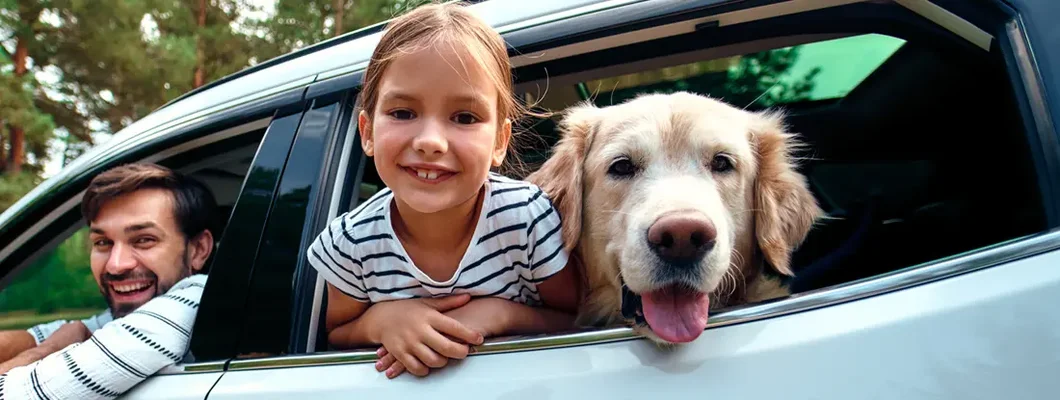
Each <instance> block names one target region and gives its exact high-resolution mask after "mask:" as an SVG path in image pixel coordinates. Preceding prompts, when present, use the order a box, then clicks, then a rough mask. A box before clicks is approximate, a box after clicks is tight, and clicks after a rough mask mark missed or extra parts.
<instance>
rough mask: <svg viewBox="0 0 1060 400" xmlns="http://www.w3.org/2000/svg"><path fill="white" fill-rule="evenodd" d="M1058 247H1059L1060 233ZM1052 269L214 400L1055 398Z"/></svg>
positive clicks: (242, 383) (280, 377)
mask: <svg viewBox="0 0 1060 400" xmlns="http://www.w3.org/2000/svg"><path fill="white" fill-rule="evenodd" d="M1051 240H1052V241H1053V242H1052V243H1053V244H1054V245H1053V247H1056V246H1055V244H1056V243H1057V240H1060V236H1057V235H1056V234H1053V236H1052V237H1051ZM1056 265H1060V251H1055V250H1053V251H1051V252H1048V253H1044V254H1040V255H1037V256H1034V257H1029V258H1025V259H1021V260H1018V261H1013V262H1010V263H1008V264H1002V265H997V266H994V267H991V268H986V269H983V270H980V271H977V272H971V273H966V274H963V275H958V276H954V277H951V278H948V279H944V280H940V281H936V282H933V283H929V284H923V285H920V286H915V287H911V288H908V289H904V290H900V291H896V292H891V293H887V294H882V295H878V296H874V297H868V298H864V299H861V300H857V301H852V302H847V303H842V304H838V305H833V306H829V307H824V308H819V309H816V310H810V311H804V312H799V313H795V314H791V315H787V316H782V317H775V318H769V319H766V320H760V321H756V322H749V323H742V324H735V325H730V326H721V327H714V328H709V329H708V330H707V331H706V332H705V333H704V334H703V335H702V336H701V337H700V338H699V339H698V340H696V341H695V342H693V343H691V344H688V345H684V346H679V347H676V348H674V349H670V350H667V349H662V348H658V347H656V346H654V345H653V344H651V343H650V342H648V341H647V340H643V339H641V340H627V341H621V342H615V343H604V344H589V345H582V346H575V347H566V348H555V349H548V350H532V351H522V352H512V353H501V354H487V355H474V356H471V357H469V358H468V359H466V360H463V361H458V362H453V363H452V364H451V365H450V366H448V367H447V368H445V369H443V370H439V371H436V372H435V373H433V374H432V375H431V376H429V377H427V378H425V379H420V378H416V377H414V376H411V375H408V374H406V375H403V376H401V377H399V378H397V379H395V380H388V379H387V378H385V377H384V376H383V375H382V374H380V373H378V372H376V371H375V369H374V365H373V364H372V363H371V362H368V363H362V364H345V365H341V364H340V365H326V366H312V365H310V366H294V364H295V363H288V361H285V360H284V359H283V358H276V359H273V360H271V364H273V365H274V367H271V368H263V369H259V370H246V371H240V370H236V369H230V370H229V371H228V372H227V373H226V374H225V375H224V376H223V377H222V379H221V380H220V381H219V382H218V384H217V386H216V387H215V388H214V390H213V391H212V392H211V394H210V398H211V399H251V398H253V399H270V398H276V399H279V398H287V397H288V396H292V395H296V394H299V395H307V396H310V397H312V398H320V399H330V398H335V399H338V398H349V397H350V396H355V395H356V394H358V393H364V394H369V393H370V396H371V397H372V398H373V399H386V398H394V399H400V398H417V397H421V396H432V397H438V398H450V397H460V398H465V399H478V398H481V399H492V398H505V399H519V398H525V399H534V400H540V399H547V398H580V397H591V398H605V397H606V398H644V397H646V396H652V397H659V396H662V397H666V396H668V395H689V394H693V395H695V396H697V397H700V396H702V397H713V398H792V399H796V398H799V399H801V398H815V399H851V398H902V399H939V398H948V399H949V398H952V399H966V398H1002V397H1012V398H1028V399H1029V398H1051V396H1052V395H1054V394H1055V393H1056V392H1057V391H1058V390H1060V381H1057V380H1056V379H1055V377H1053V376H1052V375H1053V374H1055V371H1057V370H1060V345H1058V344H1057V343H1060V309H1057V308H1056V307H1055V304H1060V269H1058V268H1056ZM289 361H294V360H293V359H292V360H289ZM301 363H302V364H305V363H307V362H306V361H305V360H302V362H301ZM308 363H309V364H312V362H308ZM285 365H288V366H285Z"/></svg>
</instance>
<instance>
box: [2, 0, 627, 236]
mask: <svg viewBox="0 0 1060 400" xmlns="http://www.w3.org/2000/svg"><path fill="white" fill-rule="evenodd" d="M638 1H643V0H534V1H525V0H489V1H482V2H477V3H474V4H471V5H470V7H471V8H472V9H473V10H474V11H475V12H476V13H477V14H478V15H479V16H480V17H482V18H483V19H484V20H485V21H486V22H487V23H489V24H490V25H491V26H493V27H495V28H496V29H497V30H498V31H500V32H501V33H507V32H511V31H514V30H517V29H522V28H526V27H530V26H534V25H539V24H542V23H547V22H549V21H553V20H558V19H562V18H565V17H566V16H570V15H578V14H582V13H587V12H592V11H595V10H599V9H604V8H611V7H617V6H621V5H625V4H629V3H635V2H638ZM385 23H386V22H385V21H384V22H381V23H379V24H376V25H372V26H369V27H365V28H363V29H360V30H357V31H354V32H350V33H347V34H345V35H342V36H339V37H336V38H332V39H329V40H326V41H323V42H320V43H317V44H314V45H312V46H308V47H306V48H303V49H300V50H297V51H293V52H291V53H288V54H286V55H283V56H280V57H277V58H275V59H272V60H269V61H266V62H263V63H261V64H258V65H256V66H253V67H249V68H246V69H244V70H242V71H240V72H236V73H234V74H232V75H229V76H226V77H224V78H221V79H219V80H218V81H217V82H215V83H211V84H210V85H207V86H204V87H201V88H199V89H196V90H194V91H192V92H189V93H187V94H185V95H183V96H181V97H180V98H178V99H176V100H175V101H172V102H170V103H169V104H166V105H164V106H162V107H160V108H159V109H157V110H155V111H153V112H151V113H150V114H148V115H146V116H144V117H143V118H141V119H139V120H137V121H135V122H133V123H132V124H130V125H129V126H128V127H126V128H125V129H122V130H121V131H120V132H117V133H115V134H114V135H113V136H112V137H111V138H110V139H109V140H107V141H106V142H104V143H101V144H99V145H97V146H95V147H93V148H92V149H90V150H89V151H88V152H86V153H85V154H83V155H82V156H81V157H78V158H77V159H76V160H74V161H73V162H71V163H70V164H69V165H67V166H66V167H65V168H63V170H62V171H60V172H59V173H58V174H56V175H55V176H52V177H50V178H48V179H47V180H45V181H44V182H42V183H41V184H40V185H38V186H37V187H36V188H34V189H33V190H32V191H30V193H28V194H26V195H25V196H23V197H22V198H21V199H20V200H19V201H18V202H16V203H15V204H14V205H12V206H11V207H10V208H8V210H6V211H5V212H4V213H3V214H0V231H2V230H3V228H4V227H5V226H6V225H7V224H9V223H10V222H11V220H12V219H13V218H14V216H15V214H17V213H18V211H19V210H20V209H22V208H24V207H25V206H26V205H27V204H30V203H32V202H33V201H34V199H36V198H38V197H40V196H41V195H42V194H44V193H47V192H49V191H50V190H52V189H54V188H55V187H57V186H59V185H61V184H62V182H64V181H66V180H68V179H70V178H72V177H75V176H78V175H80V174H82V173H83V172H84V171H86V170H88V169H90V168H91V167H92V166H93V165H96V164H97V163H99V162H102V161H104V160H106V159H109V158H112V157H113V156H114V155H115V154H116V153H118V152H119V149H120V148H128V144H129V143H130V142H140V141H150V140H152V139H153V137H154V136H155V135H153V133H155V132H162V131H166V130H169V129H170V128H172V127H174V126H179V125H182V124H184V123H186V122H189V121H193V120H196V119H198V118H200V117H203V116H206V115H209V114H211V113H213V112H217V111H221V110H223V109H225V108H228V107H232V106H236V105H238V104H242V103H245V102H249V101H252V100H257V99H260V98H263V97H266V96H268V95H271V94H275V93H281V92H283V91H286V90H289V89H293V88H297V87H302V86H305V85H307V84H309V83H312V82H315V81H320V80H324V79H327V78H330V77H334V76H339V75H343V74H346V73H350V72H355V71H357V70H360V69H363V68H364V67H365V65H366V64H367V61H368V58H369V57H370V56H371V53H372V50H374V48H375V45H376V43H377V42H378V41H379V38H380V37H381V36H382V28H383V26H384V25H385Z"/></svg>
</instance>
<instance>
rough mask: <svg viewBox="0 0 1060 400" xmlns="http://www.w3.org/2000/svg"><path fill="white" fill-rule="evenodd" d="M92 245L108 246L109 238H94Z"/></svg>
mask: <svg viewBox="0 0 1060 400" xmlns="http://www.w3.org/2000/svg"><path fill="white" fill-rule="evenodd" d="M92 246H93V247H106V246H110V241H109V240H103V239H99V240H96V241H94V242H92Z"/></svg>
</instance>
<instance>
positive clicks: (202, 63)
mask: <svg viewBox="0 0 1060 400" xmlns="http://www.w3.org/2000/svg"><path fill="white" fill-rule="evenodd" d="M198 26H199V29H198V31H197V32H196V33H195V82H193V83H192V87H193V88H197V87H199V86H202V85H203V84H205V83H206V52H205V51H203V46H204V45H203V42H202V32H203V30H205V29H206V0H199V16H198Z"/></svg>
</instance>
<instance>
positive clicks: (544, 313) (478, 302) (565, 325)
mask: <svg viewBox="0 0 1060 400" xmlns="http://www.w3.org/2000/svg"><path fill="white" fill-rule="evenodd" d="M571 260H572V261H571V262H568V265H567V266H566V267H564V268H563V269H561V270H560V271H559V272H557V273H555V274H553V275H552V276H550V277H548V278H547V279H546V280H544V281H542V282H541V283H539V284H538V285H537V290H538V293H539V295H540V296H541V301H542V302H543V303H545V306H544V307H531V306H528V305H525V304H522V303H517V302H514V301H509V300H505V299H501V298H497V297H484V298H479V299H475V300H472V301H471V302H469V303H468V304H467V305H465V306H463V307H460V308H457V309H455V310H452V311H449V312H447V313H445V315H447V316H450V317H452V318H453V319H456V320H457V321H460V322H461V323H463V324H464V325H467V326H468V327H469V328H471V329H473V330H475V331H477V332H479V333H481V334H482V335H483V336H486V337H489V336H504V335H533V334H538V333H550V332H558V331H563V330H568V329H571V328H573V327H574V318H575V316H576V314H577V309H578V302H579V300H580V299H581V293H580V290H579V288H580V285H579V284H578V283H579V282H580V281H579V279H578V278H579V274H578V271H579V270H578V265H577V262H576V261H574V260H576V259H575V258H571Z"/></svg>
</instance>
